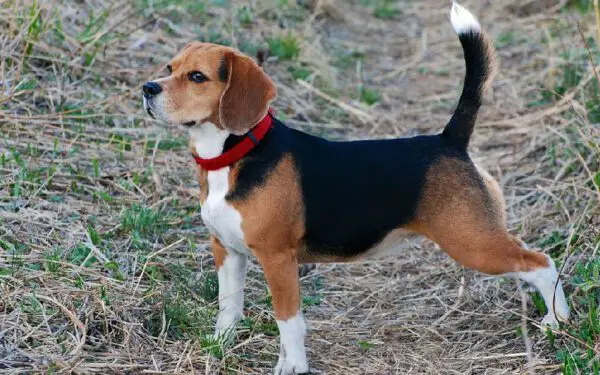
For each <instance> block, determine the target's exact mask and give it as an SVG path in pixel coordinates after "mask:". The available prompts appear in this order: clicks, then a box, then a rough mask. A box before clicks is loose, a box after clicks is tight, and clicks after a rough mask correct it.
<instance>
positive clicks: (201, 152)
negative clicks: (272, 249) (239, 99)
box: [190, 122, 249, 254]
mask: <svg viewBox="0 0 600 375" xmlns="http://www.w3.org/2000/svg"><path fill="white" fill-rule="evenodd" d="M228 136H229V132H228V131H226V130H223V129H219V128H217V127H216V126H215V125H214V124H212V123H208V122H207V123H203V124H200V125H196V126H195V127H194V128H192V129H190V137H191V138H192V142H193V145H194V148H195V149H196V153H197V154H198V156H200V157H202V158H214V157H217V156H219V155H220V154H221V153H222V152H223V145H224V144H225V140H226V139H227V137H228ZM207 182H208V196H207V197H206V200H205V201H204V202H203V203H202V209H201V216H202V220H203V221H204V224H205V225H206V227H207V228H208V230H209V231H210V233H211V234H212V235H214V236H215V237H217V238H218V239H219V241H221V244H223V246H224V247H225V248H227V249H230V250H234V251H237V252H239V253H242V254H249V250H248V247H247V246H246V242H245V241H244V232H243V231H242V217H241V215H240V213H239V212H238V211H237V210H236V209H235V208H233V206H232V205H230V204H229V203H228V202H227V201H226V200H225V196H226V195H227V193H228V192H229V167H225V168H221V169H218V170H216V171H209V172H208V175H207Z"/></svg>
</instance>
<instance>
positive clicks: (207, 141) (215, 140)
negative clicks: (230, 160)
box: [189, 122, 231, 159]
mask: <svg viewBox="0 0 600 375" xmlns="http://www.w3.org/2000/svg"><path fill="white" fill-rule="evenodd" d="M189 134H190V139H191V141H192V145H193V146H194V149H195V150H196V154H198V156H199V157H201V158H203V159H210V158H216V157H217V156H219V155H221V154H222V153H223V148H224V147H225V141H226V140H227V138H228V137H229V136H230V135H231V133H230V132H228V131H227V130H224V129H219V128H218V127H217V126H216V125H215V124H213V123H211V122H205V123H202V124H199V125H196V126H195V127H193V128H192V129H190V130H189Z"/></svg>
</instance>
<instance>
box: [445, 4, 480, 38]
mask: <svg viewBox="0 0 600 375" xmlns="http://www.w3.org/2000/svg"><path fill="white" fill-rule="evenodd" d="M450 21H451V22H452V27H454V31H456V33H457V34H459V35H460V34H465V33H468V32H469V31H471V32H480V31H481V26H480V25H479V22H478V21H477V19H476V18H475V16H474V15H472V14H471V12H469V11H468V10H467V9H465V8H463V7H461V6H460V5H458V4H457V3H454V2H453V3H452V9H451V10H450Z"/></svg>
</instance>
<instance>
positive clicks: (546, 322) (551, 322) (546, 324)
mask: <svg viewBox="0 0 600 375" xmlns="http://www.w3.org/2000/svg"><path fill="white" fill-rule="evenodd" d="M546 328H552V329H557V328H558V320H556V316H555V315H554V314H552V313H548V314H546V316H545V317H544V319H542V331H545V330H546Z"/></svg>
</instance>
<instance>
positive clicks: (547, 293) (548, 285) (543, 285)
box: [510, 255, 570, 327]
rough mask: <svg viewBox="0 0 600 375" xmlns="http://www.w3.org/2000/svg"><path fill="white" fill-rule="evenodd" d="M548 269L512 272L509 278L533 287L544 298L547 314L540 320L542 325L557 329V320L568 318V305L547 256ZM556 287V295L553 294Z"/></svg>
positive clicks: (550, 259)
mask: <svg viewBox="0 0 600 375" xmlns="http://www.w3.org/2000/svg"><path fill="white" fill-rule="evenodd" d="M546 257H547V258H548V267H547V268H538V269H536V270H533V271H529V272H514V273H511V274H510V276H513V277H517V278H519V279H521V280H524V281H526V282H528V283H529V284H531V285H533V286H534V287H535V288H536V289H537V290H538V291H539V292H540V294H541V295H542V297H543V298H544V302H545V304H546V307H547V308H548V313H547V314H546V316H545V317H544V319H543V320H542V324H543V325H547V326H551V327H557V326H558V320H557V318H558V319H559V320H561V321H567V320H568V319H569V316H570V311H569V305H568V304H567V299H566V298H565V293H564V291H563V288H562V284H561V282H560V280H559V279H558V272H556V266H555V265H554V261H553V260H552V258H550V257H549V256H548V255H546ZM555 287H556V294H555V293H554V291H555Z"/></svg>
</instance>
